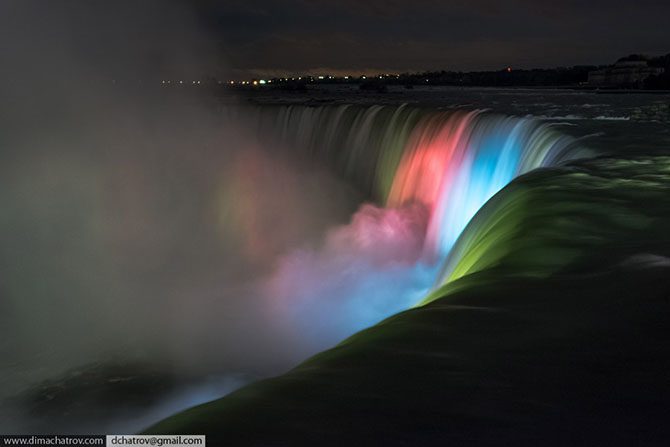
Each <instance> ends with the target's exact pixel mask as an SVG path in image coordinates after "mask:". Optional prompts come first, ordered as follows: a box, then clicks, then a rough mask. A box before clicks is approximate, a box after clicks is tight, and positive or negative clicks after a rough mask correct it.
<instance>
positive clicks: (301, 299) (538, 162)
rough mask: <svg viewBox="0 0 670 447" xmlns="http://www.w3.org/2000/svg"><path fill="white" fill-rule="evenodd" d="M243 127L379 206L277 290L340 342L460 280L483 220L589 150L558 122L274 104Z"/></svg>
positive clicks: (249, 116)
mask: <svg viewBox="0 0 670 447" xmlns="http://www.w3.org/2000/svg"><path fill="white" fill-rule="evenodd" d="M244 119H245V120H247V121H250V122H251V123H252V126H253V128H255V129H256V131H255V132H256V133H257V134H258V135H262V136H263V138H269V139H270V140H268V141H273V142H275V145H276V143H277V142H279V143H280V145H281V146H283V147H284V148H287V150H290V151H295V152H296V153H300V154H302V155H306V156H307V157H309V158H311V159H312V160H313V161H315V162H317V163H321V164H324V165H326V166H328V167H329V168H330V169H331V170H332V171H334V172H336V173H337V174H338V175H339V176H341V177H342V178H344V179H345V180H347V181H348V182H350V183H352V184H354V185H356V186H357V187H358V188H359V189H360V190H361V191H363V192H364V194H365V195H366V196H367V197H368V198H369V200H370V201H371V202H372V203H369V204H365V205H363V206H362V207H361V208H360V209H359V211H358V212H357V213H356V214H355V215H354V216H353V217H352V219H351V222H350V223H349V224H348V225H344V226H341V227H337V228H334V229H333V230H332V231H330V232H329V234H328V235H327V236H326V241H325V243H324V247H323V248H322V249H321V251H317V252H305V251H304V250H299V251H297V252H295V253H292V254H289V255H288V256H286V257H285V258H284V261H283V262H281V263H280V265H279V267H278V270H277V272H276V274H275V276H274V277H273V278H272V280H271V281H270V282H269V284H270V286H269V289H270V290H271V292H269V294H270V295H273V296H275V297H276V296H280V297H282V298H279V299H278V301H279V302H282V305H281V307H282V309H283V310H282V311H284V312H290V313H291V315H292V316H293V317H295V321H301V320H302V321H314V320H316V321H321V320H322V319H327V320H330V321H331V322H332V326H333V327H334V328H337V329H336V332H337V331H338V330H340V329H341V327H342V326H344V327H346V329H345V330H344V332H343V333H341V334H340V335H347V334H346V333H347V332H348V333H351V332H353V331H355V330H359V329H362V328H364V327H367V326H369V325H371V324H374V323H375V322H377V321H379V320H380V319H382V318H384V317H386V316H388V315H391V314H393V313H396V312H398V311H401V310H403V309H406V308H409V307H412V306H414V305H417V304H418V303H420V302H422V300H424V299H425V298H426V296H427V295H428V294H429V293H430V291H431V290H434V289H435V288H436V287H438V286H440V285H442V283H443V282H444V281H449V279H450V278H452V277H453V278H454V279H455V278H456V276H453V275H451V276H450V275H448V274H446V273H445V272H446V271H447V270H448V267H447V266H446V264H447V259H450V258H449V254H450V252H451V250H452V248H453V247H454V244H455V243H456V241H457V240H458V238H459V236H460V235H461V233H462V232H463V230H464V228H465V227H466V225H468V223H469V222H470V221H471V220H472V219H473V217H474V216H475V214H476V213H477V212H478V210H480V208H482V206H483V205H484V204H485V203H486V202H487V201H488V200H489V199H491V197H493V196H494V195H495V194H496V193H497V192H499V191H500V190H501V189H502V188H504V187H505V185H507V184H508V183H509V182H511V181H512V180H513V179H514V178H515V177H517V176H519V175H521V174H524V173H526V172H529V171H531V170H533V169H535V168H539V167H543V166H552V165H556V164H558V163H561V162H564V161H566V160H569V159H572V158H575V157H577V156H580V155H581V151H582V149H581V148H580V146H579V145H578V144H577V140H575V139H574V138H572V137H569V136H567V135H565V134H563V133H561V132H560V131H559V129H558V128H557V126H556V125H555V124H549V123H545V122H541V121H538V120H535V119H531V118H527V117H510V116H503V115H499V114H495V113H490V112H486V111H481V110H472V111H465V110H453V111H439V112H435V111H434V110H433V111H431V110H426V109H421V108H416V107H410V106H407V105H403V106H398V107H396V106H370V107H362V106H355V105H338V106H319V107H305V106H271V107H268V106H266V107H260V108H254V109H252V110H247V111H246V115H245V118H244ZM461 245H463V244H461ZM468 247H469V249H471V250H476V249H477V248H476V247H474V248H473V247H472V246H468ZM460 255H461V256H465V255H466V254H464V253H460ZM454 262H455V261H453V259H452V260H450V265H451V264H453V263H454ZM305 278H308V279H305ZM296 284H300V285H299V286H298V285H296ZM316 296H318V297H319V298H318V299H317V298H314V297H316ZM324 297H325V298H324ZM324 303H326V304H325V305H324ZM334 303H336V304H334ZM317 308H320V310H316V309H317ZM287 309H290V310H287ZM303 311H304V312H303ZM315 316H317V317H316V318H315ZM338 319H339V320H338ZM325 326H328V325H325ZM325 326H324V325H321V326H320V328H319V330H327V328H325Z"/></svg>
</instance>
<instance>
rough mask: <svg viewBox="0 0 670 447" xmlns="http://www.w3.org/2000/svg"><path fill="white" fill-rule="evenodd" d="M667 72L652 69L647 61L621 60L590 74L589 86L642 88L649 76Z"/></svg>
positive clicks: (660, 69)
mask: <svg viewBox="0 0 670 447" xmlns="http://www.w3.org/2000/svg"><path fill="white" fill-rule="evenodd" d="M664 71H665V69H664V68H662V67H650V66H649V65H648V64H647V61H646V60H640V59H638V60H627V59H625V58H624V59H621V60H619V61H618V62H617V63H615V64H614V65H612V66H610V67H607V68H603V69H600V70H594V71H590V72H589V77H588V81H589V85H593V86H596V87H630V88H637V87H642V85H643V83H644V80H645V79H647V78H648V77H649V76H653V75H659V74H661V73H663V72H664Z"/></svg>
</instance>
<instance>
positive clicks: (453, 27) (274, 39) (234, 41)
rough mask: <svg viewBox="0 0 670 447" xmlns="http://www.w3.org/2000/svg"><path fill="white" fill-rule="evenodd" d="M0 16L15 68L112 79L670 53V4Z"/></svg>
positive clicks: (24, 12)
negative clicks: (87, 72)
mask: <svg viewBox="0 0 670 447" xmlns="http://www.w3.org/2000/svg"><path fill="white" fill-rule="evenodd" d="M0 10H1V11H0V12H1V13H2V14H0V51H3V50H4V52H5V53H6V54H7V50H9V51H8V54H10V55H13V56H14V57H15V58H16V59H15V61H17V60H20V61H23V62H25V61H26V59H29V60H32V61H39V64H40V65H41V66H44V65H45V64H46V65H48V66H50V67H52V68H54V67H55V68H58V67H62V66H63V64H61V63H60V61H62V60H67V59H68V58H69V59H75V60H77V62H79V63H82V64H84V65H86V66H88V67H91V68H92V69H91V71H95V72H98V73H105V74H106V73H111V75H113V76H117V75H119V74H121V75H122V74H123V73H124V72H129V67H132V68H133V70H138V69H139V70H142V72H145V71H149V72H151V73H152V74H156V73H158V74H159V75H160V76H163V75H167V76H172V75H179V74H180V73H186V72H187V71H191V72H194V73H197V72H199V73H200V74H204V73H211V74H215V75H217V76H220V77H223V76H237V77H239V76H247V75H249V74H260V73H265V74H279V73H281V74H290V73H297V72H303V73H304V72H320V71H328V72H332V73H338V72H341V73H343V72H350V73H351V74H356V73H362V72H383V71H390V72H396V71H419V70H427V69H446V70H477V69H498V68H501V67H504V66H508V65H511V66H513V67H551V66H559V65H575V64H602V63H609V62H612V61H614V60H616V59H617V58H618V57H620V56H623V55H626V54H629V53H646V54H652V55H656V54H664V53H667V52H670V26H668V23H669V22H668V20H669V17H670V2H669V1H667V0H638V1H636V2H633V1H622V0H590V1H578V0H568V1H556V0H554V1H542V0H508V1H505V2H503V1H499V0H455V1H440V0H415V1H401V0H339V1H324V0H283V1H270V0H220V1H215V0H201V1H175V0H164V1H157V0H146V1H132V2H131V1H118V0H117V1H112V0H109V1H102V0H79V1H77V0H43V1H37V0H0ZM6 54H5V55H6ZM11 65H12V64H5V67H7V66H11ZM14 65H15V64H14ZM5 71H7V68H6V69H5Z"/></svg>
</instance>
